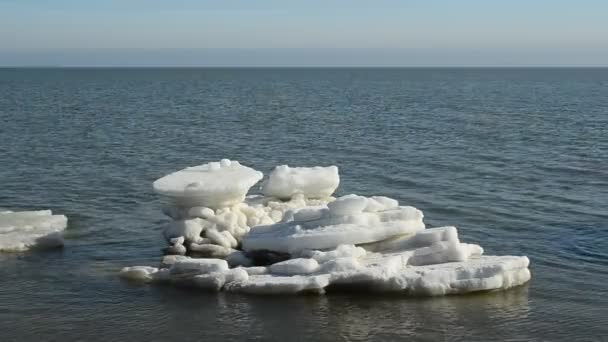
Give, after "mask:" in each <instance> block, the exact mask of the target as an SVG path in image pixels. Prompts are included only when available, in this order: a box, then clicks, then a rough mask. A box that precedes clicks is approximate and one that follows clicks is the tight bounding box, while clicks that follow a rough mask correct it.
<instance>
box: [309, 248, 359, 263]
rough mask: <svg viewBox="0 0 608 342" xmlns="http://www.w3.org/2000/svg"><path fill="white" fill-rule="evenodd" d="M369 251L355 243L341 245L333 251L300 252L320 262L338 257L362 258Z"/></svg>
mask: <svg viewBox="0 0 608 342" xmlns="http://www.w3.org/2000/svg"><path fill="white" fill-rule="evenodd" d="M366 253H367V252H366V251H365V249H363V248H361V247H357V246H355V245H340V246H338V247H337V248H336V249H334V250H331V251H326V252H324V251H315V250H304V251H302V253H301V254H300V255H301V256H302V257H304V258H313V259H315V260H317V261H318V262H319V263H324V262H326V261H330V260H334V259H337V258H344V257H350V258H360V257H363V256H364V255H365V254H366Z"/></svg>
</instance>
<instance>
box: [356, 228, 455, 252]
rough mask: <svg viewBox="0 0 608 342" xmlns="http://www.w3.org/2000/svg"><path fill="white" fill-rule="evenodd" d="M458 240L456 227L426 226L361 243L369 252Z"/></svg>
mask: <svg viewBox="0 0 608 342" xmlns="http://www.w3.org/2000/svg"><path fill="white" fill-rule="evenodd" d="M441 241H450V242H459V240H458V231H457V230H456V227H452V226H447V227H437V228H428V229H424V230H420V231H418V232H415V233H414V234H405V235H399V236H395V237H391V238H389V239H386V240H382V241H377V242H373V243H369V244H364V245H361V247H363V248H365V249H366V250H368V251H370V252H390V251H403V250H410V249H412V250H413V249H416V248H421V247H428V246H430V245H432V244H433V243H436V242H441Z"/></svg>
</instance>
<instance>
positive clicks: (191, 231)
mask: <svg viewBox="0 0 608 342" xmlns="http://www.w3.org/2000/svg"><path fill="white" fill-rule="evenodd" d="M202 231H203V226H202V225H201V221H200V219H190V220H180V221H173V222H171V223H169V225H168V226H167V228H165V230H164V231H163V235H164V236H165V239H167V240H169V241H171V239H173V238H179V237H182V236H183V237H184V239H185V240H186V241H188V242H195V241H197V240H198V239H199V238H200V237H201V232H202Z"/></svg>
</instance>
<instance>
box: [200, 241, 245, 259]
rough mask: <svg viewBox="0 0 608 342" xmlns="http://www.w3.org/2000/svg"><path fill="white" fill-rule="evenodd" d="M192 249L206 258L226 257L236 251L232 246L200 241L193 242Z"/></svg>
mask: <svg viewBox="0 0 608 342" xmlns="http://www.w3.org/2000/svg"><path fill="white" fill-rule="evenodd" d="M190 251H191V252H195V253H196V254H198V255H199V256H200V255H202V256H204V257H206V258H225V257H227V256H229V255H230V254H232V253H234V252H235V250H234V249H232V248H230V247H224V246H219V245H214V244H198V243H191V244H190Z"/></svg>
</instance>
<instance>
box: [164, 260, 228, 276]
mask: <svg viewBox="0 0 608 342" xmlns="http://www.w3.org/2000/svg"><path fill="white" fill-rule="evenodd" d="M227 270H228V263H227V262H226V260H221V259H192V258H190V259H186V260H178V261H176V262H175V263H173V265H171V268H170V269H169V271H170V272H171V276H172V277H174V276H187V275H192V276H193V275H196V274H206V273H213V272H224V271H227Z"/></svg>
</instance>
